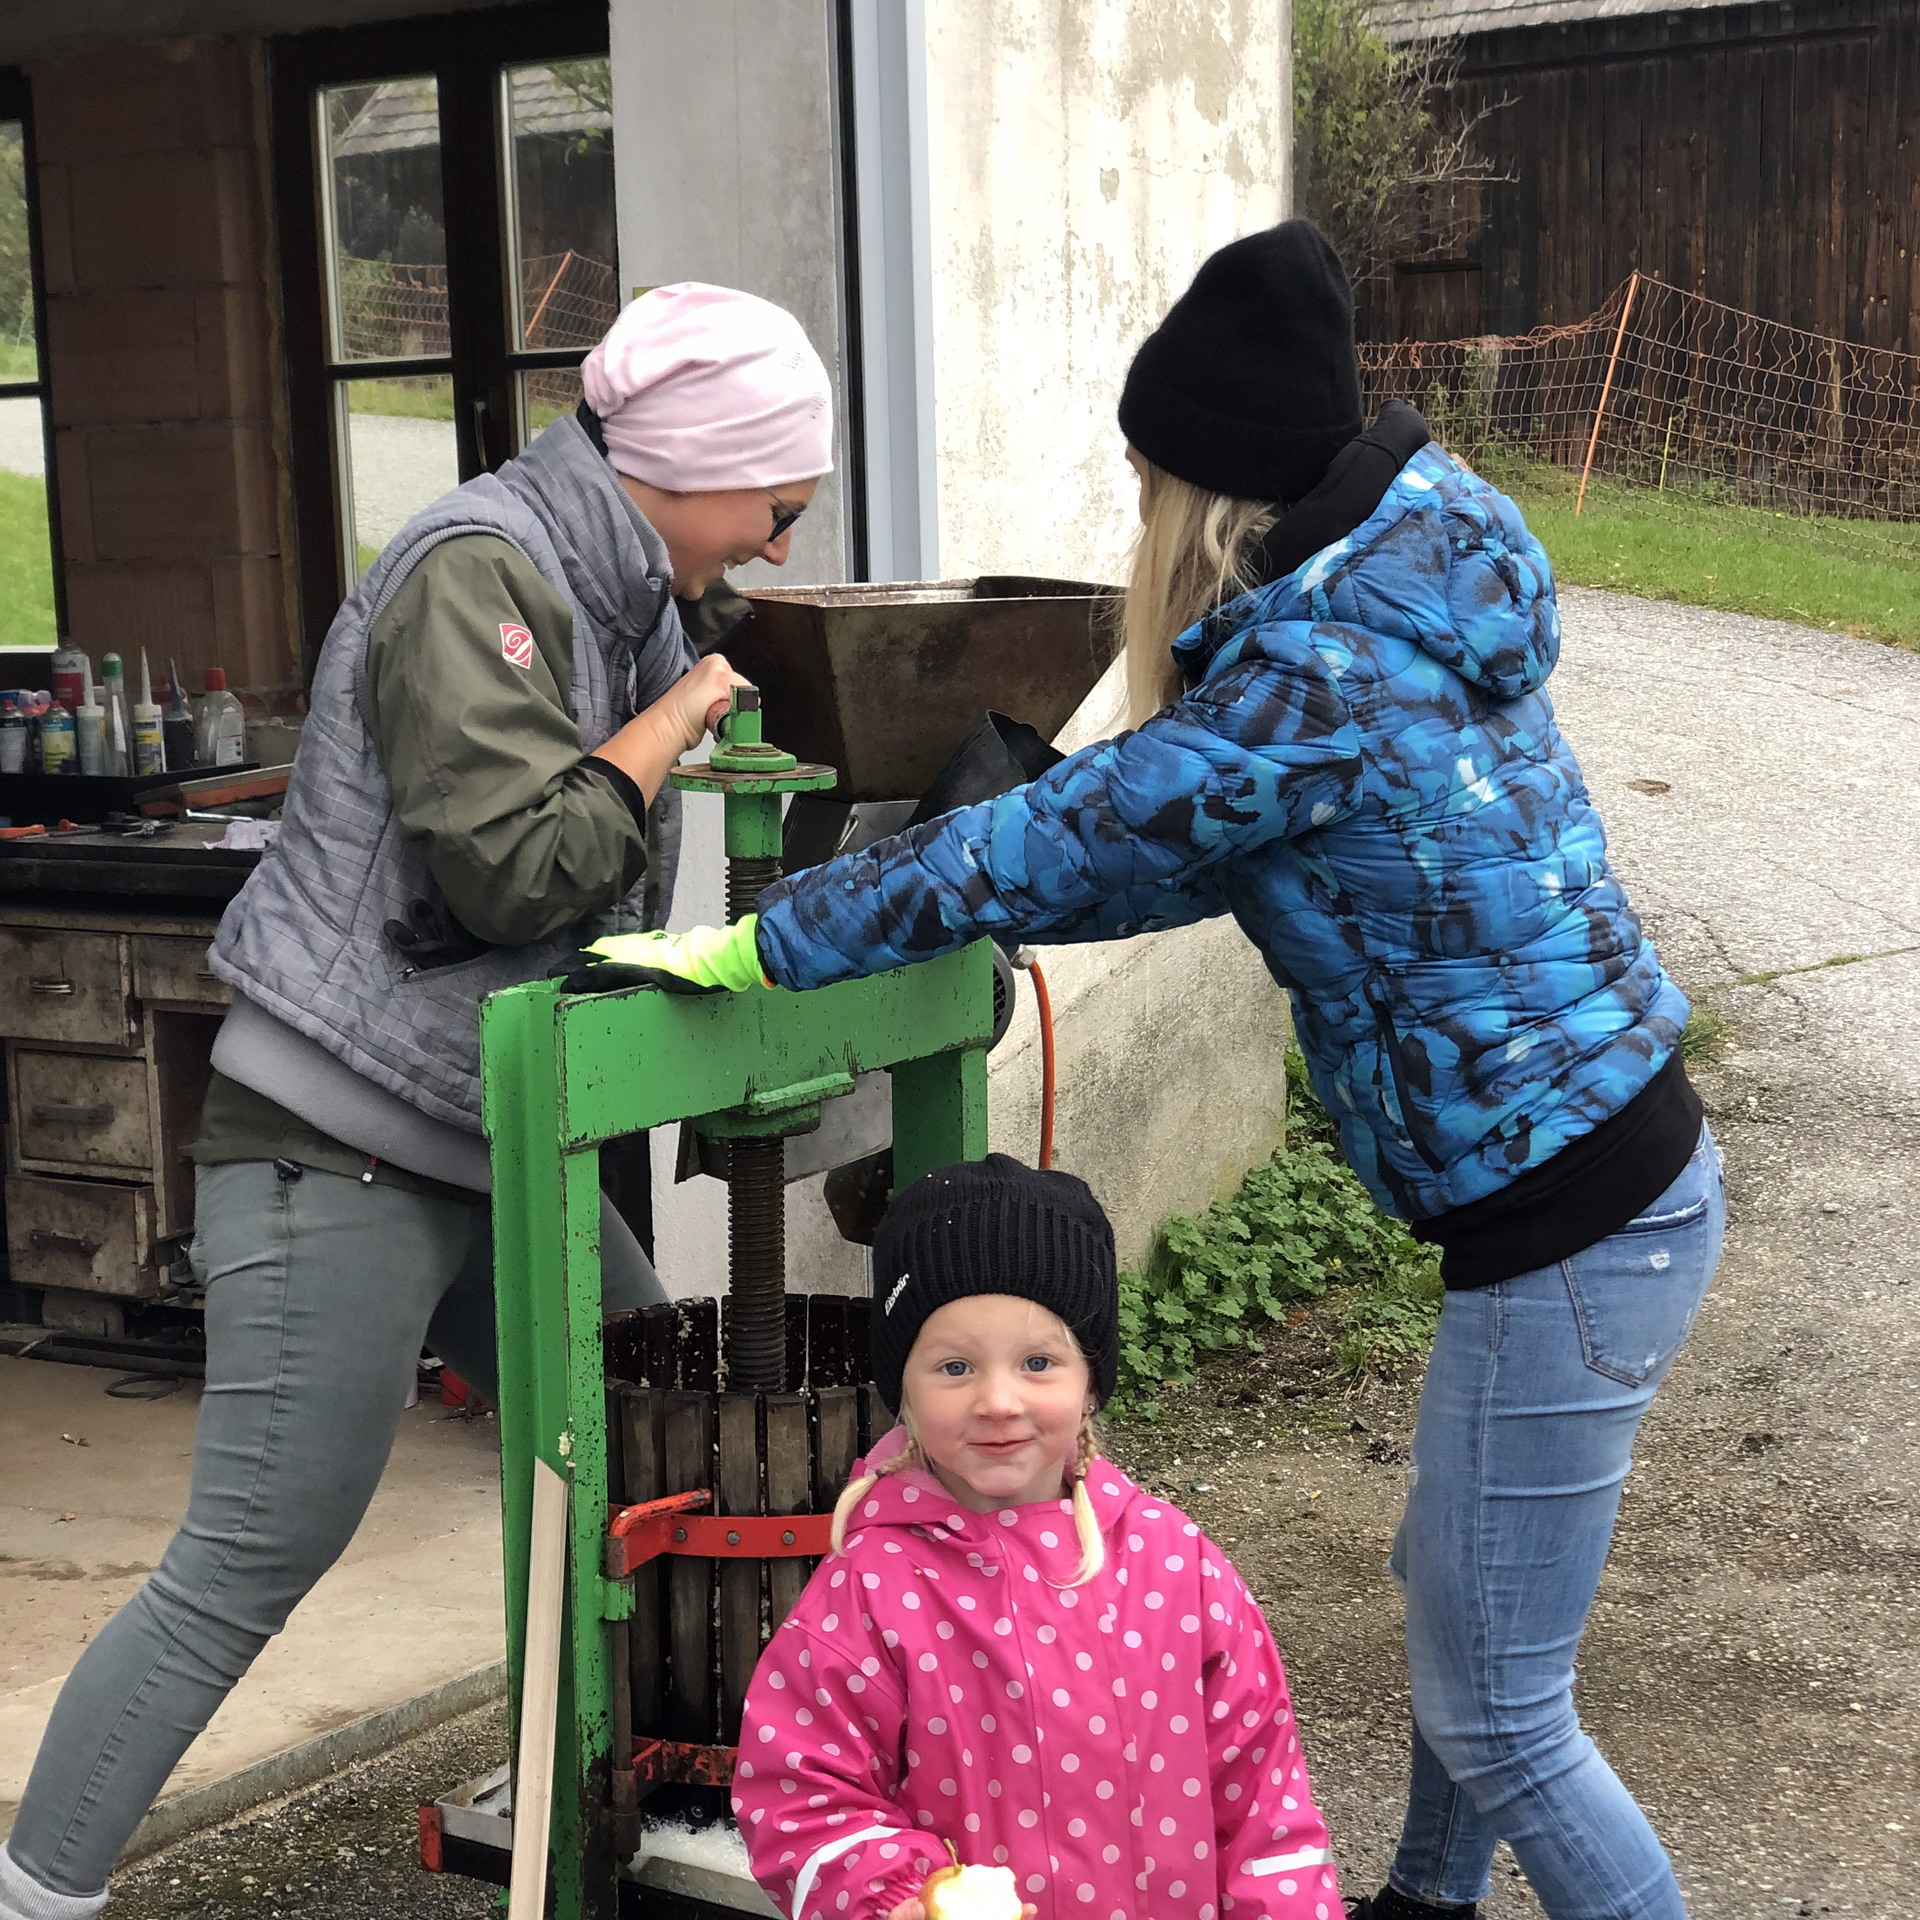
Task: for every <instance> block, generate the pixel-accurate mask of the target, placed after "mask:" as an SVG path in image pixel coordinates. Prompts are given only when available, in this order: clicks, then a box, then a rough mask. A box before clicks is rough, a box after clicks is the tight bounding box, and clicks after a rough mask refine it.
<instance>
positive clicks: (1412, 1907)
mask: <svg viewBox="0 0 1920 1920" xmlns="http://www.w3.org/2000/svg"><path fill="white" fill-rule="evenodd" d="M1479 1915H1480V1908H1479V1905H1478V1903H1477V1902H1473V1901H1469V1902H1468V1903H1467V1904H1466V1905H1465V1906H1460V1905H1458V1904H1455V1905H1451V1906H1444V1907H1436V1906H1430V1905H1429V1904H1428V1903H1427V1902H1426V1901H1424V1900H1409V1899H1408V1898H1407V1896H1406V1895H1405V1894H1404V1893H1399V1892H1397V1891H1395V1889H1394V1888H1392V1887H1382V1888H1381V1889H1380V1891H1379V1892H1378V1893H1376V1894H1374V1895H1373V1896H1372V1898H1371V1899H1368V1898H1365V1897H1363V1898H1361V1899H1358V1900H1349V1901H1348V1902H1347V1920H1479Z"/></svg>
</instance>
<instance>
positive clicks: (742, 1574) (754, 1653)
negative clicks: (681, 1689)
mask: <svg viewBox="0 0 1920 1920" xmlns="http://www.w3.org/2000/svg"><path fill="white" fill-rule="evenodd" d="M718 1414H719V1418H718V1427H719V1434H720V1467H719V1481H720V1485H719V1494H720V1498H719V1502H718V1506H719V1510H720V1512H721V1513H723V1514H732V1513H758V1512H759V1511H760V1402H759V1396H758V1395H757V1394H751V1393H723V1394H721V1395H720V1397H719V1406H718ZM765 1566H766V1563H765V1562H764V1561H761V1560H722V1561H721V1562H720V1738H721V1740H722V1741H723V1742H724V1743H725V1744H727V1745H729V1746H731V1745H733V1744H734V1743H735V1742H736V1741H738V1740H739V1738H740V1710H741V1708H742V1707H743V1706H744V1705H745V1704H746V1698H747V1682H748V1681H749V1680H751V1679H752V1678H753V1668H754V1663H755V1662H756V1661H757V1660H758V1659H759V1658H760V1594H761V1588H762V1586H763V1584H764V1580H763V1575H764V1569H765Z"/></svg>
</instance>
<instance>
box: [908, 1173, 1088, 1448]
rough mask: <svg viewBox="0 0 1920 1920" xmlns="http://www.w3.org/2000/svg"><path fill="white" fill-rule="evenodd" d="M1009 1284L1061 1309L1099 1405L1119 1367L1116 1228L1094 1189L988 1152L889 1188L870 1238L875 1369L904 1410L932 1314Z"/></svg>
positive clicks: (1064, 1175)
mask: <svg viewBox="0 0 1920 1920" xmlns="http://www.w3.org/2000/svg"><path fill="white" fill-rule="evenodd" d="M975 1293H1011V1294H1015V1295H1018V1297H1019V1298H1021V1299H1022V1300H1032V1301H1034V1302H1035V1303H1036V1304H1037V1305H1039V1306H1043V1307H1045V1308H1047V1309H1048V1311H1049V1312H1052V1313H1057V1314H1058V1315H1059V1316H1060V1318H1061V1319H1062V1320H1064V1321H1065V1322H1066V1323H1067V1325H1068V1326H1069V1327H1070V1328H1072V1330H1073V1337H1074V1338H1075V1339H1076V1340H1077V1341H1079V1343H1080V1351H1081V1352H1082V1353H1084V1354H1085V1355H1086V1357H1087V1362H1088V1365H1089V1366H1090V1367H1091V1369H1092V1371H1093V1390H1094V1393H1095V1394H1096V1395H1097V1396H1098V1399H1099V1401H1100V1404H1101V1405H1102V1406H1105V1405H1106V1403H1107V1401H1108V1400H1109V1399H1111V1398H1112V1395H1113V1387H1114V1380H1115V1378H1116V1376H1117V1374H1118V1372H1119V1367H1120V1283H1119V1280H1118V1277H1117V1276H1116V1274H1115V1271H1114V1262H1113V1226H1112V1223H1111V1222H1110V1221H1109V1220H1108V1219H1107V1216H1106V1214H1105V1213H1104V1212H1102V1211H1101V1207H1100V1202H1099V1201H1098V1200H1096V1199H1095V1198H1094V1197H1093V1189H1092V1188H1091V1187H1089V1186H1088V1185H1087V1183H1086V1182H1085V1181H1084V1180H1076V1179H1075V1178H1074V1176H1073V1175H1072V1174H1070V1173H1039V1172H1036V1171H1035V1170H1034V1169H1033V1168H1032V1167H1028V1166H1023V1165H1022V1164H1021V1163H1020V1162H1019V1161H1018V1160H1015V1159H1014V1158H1012V1156H1011V1155H1008V1154H1004V1153H990V1154H988V1155H987V1157H986V1158H985V1159H984V1160H962V1161H960V1162H958V1163H957V1164H956V1165H954V1166H951V1167H936V1168H935V1169H934V1170H933V1172H931V1173H927V1174H922V1175H921V1177H920V1178H919V1179H918V1180H916V1181H915V1182H914V1183H913V1185H912V1186H910V1187H907V1188H904V1189H903V1190H902V1191H901V1192H899V1193H897V1194H895V1195H894V1197H893V1203H892V1205H891V1206H889V1207H888V1208H887V1212H886V1217H885V1219H883V1220H882V1221H881V1222H880V1230H879V1232H878V1233H877V1234H876V1235H875V1236H874V1242H873V1377H874V1380H875V1382H876V1383H877V1384H878V1386H879V1388H880V1392H881V1396H882V1397H883V1398H884V1399H885V1401H886V1403H887V1405H888V1406H889V1407H891V1408H893V1410H894V1411H895V1412H896V1413H897V1412H898V1411H899V1410H900V1376H901V1374H902V1373H903V1372H904V1371H905V1369H906V1364H907V1355H908V1354H909V1353H910V1352H912V1350H913V1343H914V1341H915V1340H916V1339H917V1338H918V1337H919V1333H920V1329H921V1327H922V1325H924V1324H925V1322H926V1320H927V1317H928V1316H929V1315H930V1314H932V1313H933V1312H935V1311H936V1310H937V1309H938V1308H940V1307H944V1306H945V1305H946V1304H947V1302H948V1301H950V1300H964V1299H966V1298H967V1296H968V1295H969V1294H975Z"/></svg>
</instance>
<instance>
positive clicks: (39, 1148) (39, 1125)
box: [7, 1045, 153, 1173]
mask: <svg viewBox="0 0 1920 1920" xmlns="http://www.w3.org/2000/svg"><path fill="white" fill-rule="evenodd" d="M7 1064H8V1067H9V1070H10V1071H9V1074H8V1093H9V1096H10V1101H11V1106H12V1112H13V1141H14V1153H15V1157H16V1161H17V1163H19V1164H22V1165H24V1164H26V1163H29V1162H32V1163H35V1164H37V1165H39V1166H41V1167H47V1166H53V1167H58V1168H62V1169H64V1168H68V1167H71V1168H74V1169H75V1170H80V1169H85V1170H87V1171H90V1172H93V1171H97V1172H102V1173H104V1172H117V1173H144V1172H147V1171H149V1170H150V1169H151V1168H152V1166H153V1109H152V1104H151V1101H150V1100H149V1097H148V1090H147V1063H146V1061H144V1060H114V1059H109V1058H107V1057H106V1056H105V1055H102V1054H97V1053H45V1052H42V1051H41V1050H40V1049H38V1048H36V1047H22V1046H18V1045H15V1046H11V1047H9V1048H8V1049H7Z"/></svg>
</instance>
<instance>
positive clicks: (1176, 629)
mask: <svg viewBox="0 0 1920 1920" xmlns="http://www.w3.org/2000/svg"><path fill="white" fill-rule="evenodd" d="M1279 518H1280V510H1279V509H1278V508H1277V507H1275V506H1274V505H1273V504H1272V503H1271V502H1268V501H1260V500H1236V499H1234V498H1233V497H1232V496H1231V495H1229V494H1224V493H1208V492H1207V491H1206V490H1205V489H1204V488H1202V487H1196V486H1194V485H1193V484H1192V482H1191V481H1187V480H1180V479H1177V478H1175V476H1174V475H1172V474H1170V473H1168V472H1167V471H1166V470H1165V469H1164V468H1161V467H1156V466H1155V465H1154V464H1153V463H1152V462H1151V461H1147V462H1146V463H1145V474H1144V476H1143V478H1142V480H1141V485H1140V532H1139V535H1138V537H1137V538H1136V539H1135V541H1134V543H1133V571H1132V574H1131V576H1130V577H1129V579H1128V582H1127V596H1126V601H1125V604H1124V606H1123V607H1122V609H1121V615H1120V622H1121V632H1122V635H1123V638H1124V643H1125V646H1126V653H1127V715H1128V720H1129V723H1130V724H1131V725H1133V726H1136V727H1137V726H1138V725H1139V724H1140V722H1141V721H1143V720H1145V719H1146V718H1147V717H1148V716H1149V715H1150V714H1154V713H1157V712H1158V711H1159V710H1160V709H1161V708H1162V707H1164V706H1165V705H1166V704H1167V703H1168V702H1169V701H1170V700H1177V699H1178V698H1179V697H1180V669H1179V668H1178V667H1177V666H1176V665H1175V664H1174V661H1173V656H1172V655H1171V653H1170V652H1169V651H1168V649H1169V648H1170V647H1171V646H1172V645H1173V643H1174V641H1175V640H1176V639H1178V638H1179V636H1180V635H1181V634H1183V633H1184V632H1185V631H1186V630H1187V629H1188V628H1189V627H1190V626H1192V625H1193V623H1194V622H1195V621H1196V620H1200V619H1204V618H1205V617H1206V615H1208V614H1209V613H1211V612H1212V611H1213V610H1214V608H1215V607H1217V606H1219V605H1221V603H1222V602H1224V601H1227V600H1231V599H1232V598H1233V597H1234V595H1235V594H1239V593H1244V592H1246V590H1247V588H1248V587H1249V586H1251V585H1252V583H1253V575H1252V561H1253V552H1254V549H1255V548H1256V547H1257V546H1258V545H1259V544H1260V542H1261V541H1262V540H1264V539H1265V538H1266V536H1267V534H1268V533H1269V532H1271V531H1272V529H1273V527H1274V525H1275V523H1276V522H1277V521H1278V520H1279Z"/></svg>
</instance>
